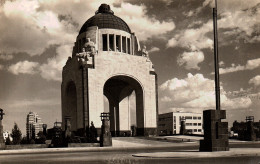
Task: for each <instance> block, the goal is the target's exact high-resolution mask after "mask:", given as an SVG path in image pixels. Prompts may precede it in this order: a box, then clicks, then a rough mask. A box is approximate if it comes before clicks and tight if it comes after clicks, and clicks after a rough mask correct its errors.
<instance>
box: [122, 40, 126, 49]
mask: <svg viewBox="0 0 260 164" xmlns="http://www.w3.org/2000/svg"><path fill="white" fill-rule="evenodd" d="M122 49H123V50H122V52H123V53H126V37H125V36H123V37H122Z"/></svg>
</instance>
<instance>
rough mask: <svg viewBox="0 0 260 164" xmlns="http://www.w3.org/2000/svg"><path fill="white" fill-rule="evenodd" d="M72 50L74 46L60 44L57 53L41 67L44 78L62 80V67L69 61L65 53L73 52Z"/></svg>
mask: <svg viewBox="0 0 260 164" xmlns="http://www.w3.org/2000/svg"><path fill="white" fill-rule="evenodd" d="M71 52H72V46H70V45H62V46H59V47H58V48H57V50H56V53H57V55H56V56H55V57H54V58H49V59H48V61H47V63H44V64H42V65H41V66H40V67H39V71H40V74H41V76H42V78H44V79H46V80H54V81H61V76H62V68H63V66H64V65H65V63H66V61H67V58H65V57H64V54H71Z"/></svg>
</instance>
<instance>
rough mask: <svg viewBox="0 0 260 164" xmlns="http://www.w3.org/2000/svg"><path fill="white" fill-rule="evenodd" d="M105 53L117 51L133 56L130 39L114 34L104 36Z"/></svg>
mask: <svg viewBox="0 0 260 164" xmlns="http://www.w3.org/2000/svg"><path fill="white" fill-rule="evenodd" d="M102 42H103V51H116V52H123V53H127V54H131V41H130V38H127V37H125V36H121V35H114V34H102Z"/></svg>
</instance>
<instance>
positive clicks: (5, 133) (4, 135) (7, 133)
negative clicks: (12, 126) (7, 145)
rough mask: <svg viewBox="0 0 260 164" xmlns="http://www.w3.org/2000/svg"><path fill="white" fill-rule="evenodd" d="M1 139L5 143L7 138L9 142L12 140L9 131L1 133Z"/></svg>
mask: <svg viewBox="0 0 260 164" xmlns="http://www.w3.org/2000/svg"><path fill="white" fill-rule="evenodd" d="M3 137H4V140H5V141H6V138H8V137H9V138H10V140H11V141H12V140H13V138H12V137H11V133H10V132H9V131H5V132H4V133H3Z"/></svg>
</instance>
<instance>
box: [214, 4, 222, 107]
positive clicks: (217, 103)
mask: <svg viewBox="0 0 260 164" xmlns="http://www.w3.org/2000/svg"><path fill="white" fill-rule="evenodd" d="M217 17H218V15H217V0H215V8H213V27H214V62H215V94H216V110H220V87H219V62H218V26H217Z"/></svg>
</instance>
